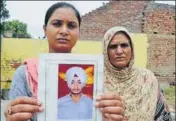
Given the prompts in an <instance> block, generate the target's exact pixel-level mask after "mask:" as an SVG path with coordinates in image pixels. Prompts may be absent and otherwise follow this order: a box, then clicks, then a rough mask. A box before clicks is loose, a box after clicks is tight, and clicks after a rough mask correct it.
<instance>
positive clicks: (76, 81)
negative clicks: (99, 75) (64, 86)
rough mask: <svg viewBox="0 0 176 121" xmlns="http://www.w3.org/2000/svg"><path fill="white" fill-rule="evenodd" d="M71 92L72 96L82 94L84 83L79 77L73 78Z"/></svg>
mask: <svg viewBox="0 0 176 121" xmlns="http://www.w3.org/2000/svg"><path fill="white" fill-rule="evenodd" d="M70 91H71V93H72V94H80V93H81V92H82V83H81V80H80V78H79V77H73V79H72V82H71V86H70Z"/></svg>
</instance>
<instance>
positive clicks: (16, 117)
mask: <svg viewBox="0 0 176 121" xmlns="http://www.w3.org/2000/svg"><path fill="white" fill-rule="evenodd" d="M33 116H34V114H33V113H27V112H25V113H15V114H13V115H10V117H9V119H10V121H24V120H29V119H30V118H32V117H33Z"/></svg>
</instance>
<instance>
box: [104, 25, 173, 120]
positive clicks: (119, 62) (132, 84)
mask: <svg viewBox="0 0 176 121" xmlns="http://www.w3.org/2000/svg"><path fill="white" fill-rule="evenodd" d="M103 42H104V59H105V76H106V82H105V92H107V93H108V92H114V93H116V94H117V95H119V96H121V97H123V99H124V105H125V112H124V118H123V119H122V120H121V121H154V120H155V121H171V116H170V113H169V111H168V108H167V105H166V104H165V102H164V100H163V96H162V94H161V92H160V89H159V86H158V85H159V84H158V81H157V79H156V77H155V76H154V74H153V73H152V72H151V71H149V70H147V69H144V68H136V67H134V57H135V56H134V47H133V42H132V39H131V36H130V33H129V32H128V30H126V29H125V28H124V27H113V28H111V29H109V30H108V31H107V32H106V33H105V35H104V39H103ZM102 108H103V107H102ZM108 117H111V115H107V118H108ZM108 121H109V120H108ZM119 121H120V119H119Z"/></svg>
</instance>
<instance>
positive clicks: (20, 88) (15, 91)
mask: <svg viewBox="0 0 176 121" xmlns="http://www.w3.org/2000/svg"><path fill="white" fill-rule="evenodd" d="M20 96H28V97H31V96H32V93H31V92H30V90H29V87H28V85H27V80H26V75H25V65H21V66H20V67H18V68H17V70H16V71H15V73H14V76H13V79H12V83H11V88H10V92H9V99H10V100H12V99H15V98H17V97H20Z"/></svg>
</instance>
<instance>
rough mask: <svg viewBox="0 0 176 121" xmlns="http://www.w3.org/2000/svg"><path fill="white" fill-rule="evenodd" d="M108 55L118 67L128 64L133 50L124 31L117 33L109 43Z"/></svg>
mask: <svg viewBox="0 0 176 121" xmlns="http://www.w3.org/2000/svg"><path fill="white" fill-rule="evenodd" d="M108 56H109V60H110V62H111V64H112V65H114V66H115V67H117V68H124V67H126V66H128V63H129V62H130V59H131V57H132V50H131V46H130V43H129V41H128V38H127V37H126V36H125V35H124V34H123V33H118V34H116V35H115V36H114V37H113V38H112V40H111V41H110V43H109V45H108Z"/></svg>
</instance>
